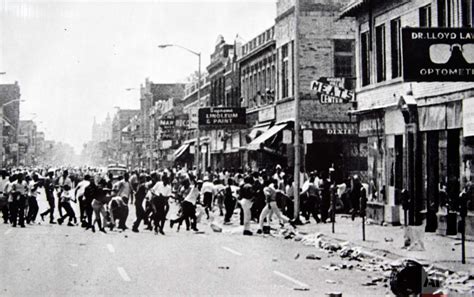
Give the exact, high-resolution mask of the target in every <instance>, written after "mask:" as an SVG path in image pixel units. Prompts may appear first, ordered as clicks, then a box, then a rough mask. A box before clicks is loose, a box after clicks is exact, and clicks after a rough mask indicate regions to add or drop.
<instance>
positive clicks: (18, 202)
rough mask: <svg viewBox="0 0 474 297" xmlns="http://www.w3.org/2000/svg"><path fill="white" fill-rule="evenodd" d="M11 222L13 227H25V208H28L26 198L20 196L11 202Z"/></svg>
mask: <svg viewBox="0 0 474 297" xmlns="http://www.w3.org/2000/svg"><path fill="white" fill-rule="evenodd" d="M9 206H10V222H11V223H12V225H13V227H16V224H17V222H18V224H20V226H22V227H24V226H25V207H26V196H24V195H20V196H17V197H15V198H13V202H10V205H9Z"/></svg>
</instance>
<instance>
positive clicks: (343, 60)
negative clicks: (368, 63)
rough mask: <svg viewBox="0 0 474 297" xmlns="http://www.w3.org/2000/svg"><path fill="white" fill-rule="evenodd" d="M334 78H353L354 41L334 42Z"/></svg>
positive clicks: (338, 40)
mask: <svg viewBox="0 0 474 297" xmlns="http://www.w3.org/2000/svg"><path fill="white" fill-rule="evenodd" d="M334 76H335V77H354V76H355V75H354V41H353V40H341V39H336V40H334Z"/></svg>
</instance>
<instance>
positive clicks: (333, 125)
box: [311, 122, 357, 131]
mask: <svg viewBox="0 0 474 297" xmlns="http://www.w3.org/2000/svg"><path fill="white" fill-rule="evenodd" d="M311 128H313V129H316V130H327V129H332V130H338V129H339V130H352V129H353V130H355V131H357V124H356V123H347V122H341V123H338V122H327V123H324V122H323V123H321V122H313V123H311Z"/></svg>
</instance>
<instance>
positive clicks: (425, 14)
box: [418, 4, 431, 27]
mask: <svg viewBox="0 0 474 297" xmlns="http://www.w3.org/2000/svg"><path fill="white" fill-rule="evenodd" d="M418 13H419V16H420V27H431V4H430V5H426V6H423V7H420V9H419V10H418Z"/></svg>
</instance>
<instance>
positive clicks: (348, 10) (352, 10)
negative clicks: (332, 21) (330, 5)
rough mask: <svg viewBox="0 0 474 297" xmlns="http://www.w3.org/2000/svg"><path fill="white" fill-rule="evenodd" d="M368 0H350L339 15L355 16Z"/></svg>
mask: <svg viewBox="0 0 474 297" xmlns="http://www.w3.org/2000/svg"><path fill="white" fill-rule="evenodd" d="M368 1H369V0H352V1H351V2H349V4H347V5H346V6H345V7H344V8H343V9H342V12H341V14H340V15H339V17H341V18H343V17H347V16H355V14H357V13H358V11H359V10H360V9H362V8H363V6H364V5H365V4H367V2H368Z"/></svg>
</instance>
